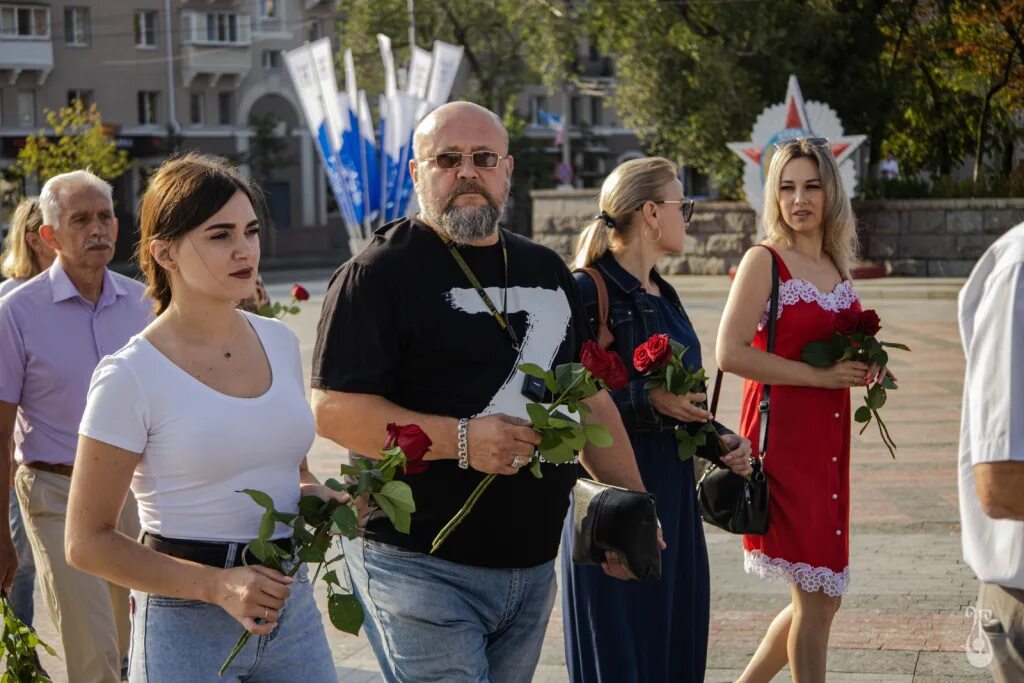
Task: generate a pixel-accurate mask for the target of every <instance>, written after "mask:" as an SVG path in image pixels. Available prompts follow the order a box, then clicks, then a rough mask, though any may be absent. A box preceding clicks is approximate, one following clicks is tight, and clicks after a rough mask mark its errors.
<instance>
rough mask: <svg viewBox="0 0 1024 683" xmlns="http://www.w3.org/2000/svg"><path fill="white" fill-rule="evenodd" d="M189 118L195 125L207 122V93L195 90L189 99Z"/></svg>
mask: <svg viewBox="0 0 1024 683" xmlns="http://www.w3.org/2000/svg"><path fill="white" fill-rule="evenodd" d="M188 120H189V121H190V122H191V123H192V125H193V126H201V125H203V123H205V122H206V93H204V92H194V93H192V95H191V96H189V100H188Z"/></svg>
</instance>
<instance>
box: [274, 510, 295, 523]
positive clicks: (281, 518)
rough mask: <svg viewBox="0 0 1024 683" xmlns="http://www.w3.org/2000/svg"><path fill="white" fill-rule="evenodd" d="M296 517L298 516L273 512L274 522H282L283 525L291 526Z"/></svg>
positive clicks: (291, 513)
mask: <svg viewBox="0 0 1024 683" xmlns="http://www.w3.org/2000/svg"><path fill="white" fill-rule="evenodd" d="M297 516H298V515H296V514H295V513H294V512H275V513H274V519H275V520H276V521H278V522H283V523H284V524H291V523H292V520H293V519H295V518H296V517H297Z"/></svg>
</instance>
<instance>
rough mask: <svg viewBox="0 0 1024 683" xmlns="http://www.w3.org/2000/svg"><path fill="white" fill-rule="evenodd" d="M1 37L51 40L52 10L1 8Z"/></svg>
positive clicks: (24, 7) (6, 6) (19, 7)
mask: <svg viewBox="0 0 1024 683" xmlns="http://www.w3.org/2000/svg"><path fill="white" fill-rule="evenodd" d="M0 35H2V36H6V37H11V38H49V37H50V10H48V9H46V8H45V7H26V6H24V5H3V6H0Z"/></svg>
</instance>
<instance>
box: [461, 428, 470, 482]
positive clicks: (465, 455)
mask: <svg viewBox="0 0 1024 683" xmlns="http://www.w3.org/2000/svg"><path fill="white" fill-rule="evenodd" d="M459 468H460V469H464V470H468V469H469V420H468V419H467V418H462V419H461V420H459Z"/></svg>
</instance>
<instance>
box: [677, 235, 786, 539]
mask: <svg viewBox="0 0 1024 683" xmlns="http://www.w3.org/2000/svg"><path fill="white" fill-rule="evenodd" d="M778 308H779V266H778V264H777V263H776V262H775V256H774V254H773V255H772V294H771V299H770V303H769V305H768V344H767V347H768V349H767V350H768V353H771V352H772V351H774V350H775V320H776V316H777V313H778ZM722 377H723V375H722V371H721V370H719V371H718V377H717V378H716V379H715V391H714V395H713V397H712V399H711V412H712V414H714V413H716V412H717V411H718V396H719V391H720V390H721V388H722ZM771 390H772V388H771V386H769V385H767V384H766V385H764V393H763V394H762V396H761V403H760V405H759V406H758V408H759V410H760V413H761V434H760V441H761V451H760V456H761V457H760V458H754V460H753V463H752V464H753V468H754V471H753V473H752V474H751V475H750V477H748V478H744V477H741V476H740V475H738V474H735V473H734V472H733V471H732V470H730V469H729V468H728V467H726V465H725V463H723V462H722V460H721V456H722V455H723V454H724V453H722V452H720V451H721V448H720V447H719V448H715V449H710V450H712V451H713V452H710V453H707V454H700V453H699V454H700V455H703V457H705V458H707V459H708V460H709V461H710V463H709V464H708V466H707V468H706V469H705V470H704V472H703V474H701V476H700V479H698V481H697V501H698V502H699V504H700V515H701V517H703V518H704V521H705V522H707V523H708V524H711V525H713V526H716V527H718V528H719V529H723V530H725V531H728V532H729V533H733V534H749V535H760V534H763V533H765V532H767V531H768V522H769V519H770V514H769V511H770V509H769V502H770V494H769V490H768V479H767V477H766V476H765V473H764V457H765V454H766V453H767V450H768V417H769V406H770V403H769V398H770V397H771ZM717 442H719V440H718V439H708V443H709V444H711V443H717Z"/></svg>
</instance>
